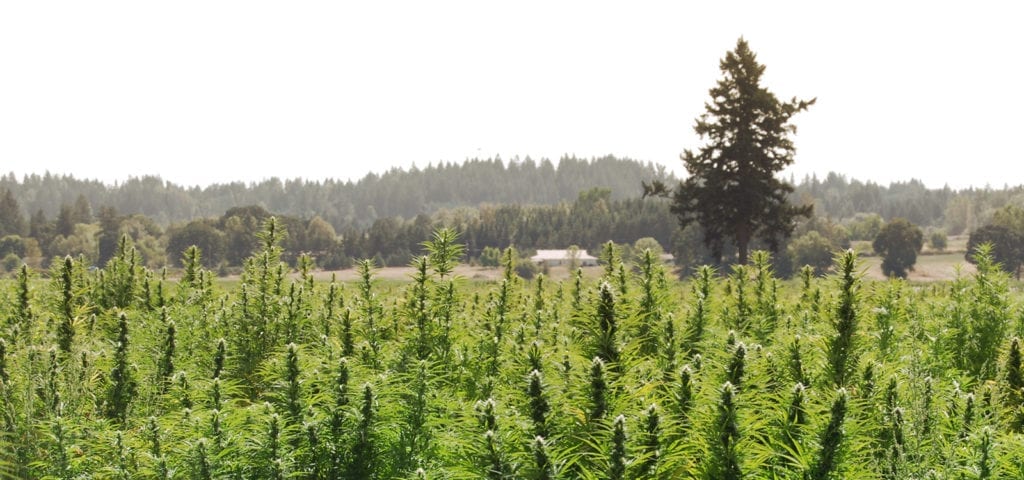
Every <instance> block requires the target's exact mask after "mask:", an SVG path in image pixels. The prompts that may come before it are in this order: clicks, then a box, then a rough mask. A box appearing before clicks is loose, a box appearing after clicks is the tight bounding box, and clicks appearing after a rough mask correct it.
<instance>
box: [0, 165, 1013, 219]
mask: <svg viewBox="0 0 1024 480" xmlns="http://www.w3.org/2000/svg"><path fill="white" fill-rule="evenodd" d="M654 179H663V180H664V181H666V182H668V183H674V182H675V181H676V179H675V178H674V177H673V176H672V175H671V174H669V173H667V172H666V171H664V169H662V168H661V167H658V166H655V165H653V164H651V163H643V162H639V161H635V160H630V159H625V158H615V157H611V156H609V157H602V158H594V159H589V160H587V159H578V158H575V157H571V156H570V157H563V158H562V159H560V160H559V161H558V162H553V161H550V160H547V159H541V160H537V161H535V160H532V159H530V158H529V157H527V158H526V159H523V160H519V159H513V160H510V161H503V160H501V159H485V160H479V159H474V160H469V161H467V162H465V163H439V164H436V165H429V166H427V167H424V168H415V167H414V168H411V169H408V170H404V169H393V170H390V171H388V172H386V173H384V174H380V175H377V174H368V175H366V176H365V177H363V178H362V179H360V180H358V181H355V182H350V181H340V180H323V181H307V180H301V179H288V180H282V179H278V178H271V179H268V180H264V181H262V182H257V183H250V184H246V183H243V182H234V183H228V184H214V185H210V186H208V187H203V188H200V187H186V186H182V185H176V184H174V183H172V182H168V181H164V180H162V179H160V178H159V177H152V176H147V177H140V178H130V179H128V180H126V181H124V182H121V183H118V184H116V185H107V184H104V183H102V182H99V181H96V180H83V179H77V178H75V177H73V176H68V175H54V174H49V173H47V174H45V175H27V176H24V177H22V178H21V179H19V178H17V177H16V176H15V175H14V174H13V173H10V174H7V175H3V176H0V193H2V192H3V191H5V190H6V191H10V192H12V195H13V197H14V199H15V200H16V202H17V203H18V205H19V207H20V210H21V213H22V215H23V216H24V217H25V218H26V219H27V218H28V217H30V216H33V215H35V216H39V217H42V218H45V219H46V220H48V221H54V220H56V219H58V217H60V216H61V215H62V214H63V215H64V217H65V218H67V217H68V214H69V213H72V212H71V210H72V209H74V208H76V207H81V205H82V204H83V203H84V204H85V205H88V206H91V207H92V208H93V209H98V208H99V207H100V206H110V207H113V208H115V209H116V210H117V211H118V212H120V213H121V214H124V215H130V214H142V215H145V216H146V217H149V218H150V219H152V220H153V221H154V222H155V223H156V224H157V225H160V226H161V227H164V228H166V227H167V226H169V225H172V224H180V223H183V222H188V221H191V220H195V219H198V218H214V217H218V216H220V215H223V214H224V212H226V211H227V210H229V209H231V208H233V207H238V206H243V205H259V206H261V207H263V208H265V209H266V210H268V211H270V212H274V213H276V214H279V215H288V216H294V217H299V218H313V217H314V216H319V217H320V218H322V219H324V220H325V221H327V222H328V223H330V224H331V226H333V227H334V229H335V230H339V231H340V230H342V229H343V228H345V227H346V226H347V225H349V224H353V225H355V226H356V227H357V228H360V229H365V228H368V227H370V226H371V225H372V224H373V222H375V221H376V220H378V219H380V218H389V217H402V218H403V219H412V218H415V217H416V216H417V215H419V214H427V215H433V214H435V213H437V212H439V211H441V210H446V209H455V208H458V207H466V206H468V207H477V206H479V205H481V204H485V203H486V204H496V205H500V204H523V205H556V204H559V203H562V202H573V201H574V200H576V198H577V196H578V194H579V193H580V192H581V191H585V190H589V189H592V188H596V187H600V188H608V189H611V192H612V198H613V199H616V200H621V199H627V198H633V197H637V196H639V195H640V192H641V188H640V182H641V181H644V180H647V181H650V180H654ZM790 182H791V183H793V184H794V185H795V187H796V191H795V192H794V194H793V195H794V198H793V199H792V200H793V201H794V202H796V203H810V202H813V203H814V205H815V215H818V216H822V217H827V218H830V219H833V220H835V221H841V220H843V219H848V218H852V217H853V216H854V215H856V214H857V213H878V214H879V215H881V216H882V217H883V218H885V219H891V218H897V217H901V218H906V219H908V220H910V221H911V222H912V223H914V224H917V225H921V226H924V227H936V228H944V229H946V230H947V231H948V232H949V233H950V234H954V235H955V234H961V233H967V232H969V231H971V230H974V229H975V228H978V227H980V226H983V225H985V224H986V223H988V220H989V219H990V218H991V216H992V214H993V213H994V212H995V211H996V210H998V209H1000V208H1002V207H1004V206H1005V205H1008V204H1018V205H1021V204H1024V188H1022V187H1019V186H1018V187H1004V188H1001V189H992V188H982V189H966V190H953V189H950V188H948V187H947V188H942V189H929V188H927V187H926V186H925V185H924V184H923V183H921V182H920V181H916V180H911V181H908V182H897V183H893V184H890V185H888V186H885V185H880V184H877V183H874V182H870V181H869V182H863V181H859V180H856V179H850V178H847V177H845V176H843V175H840V174H836V173H829V174H828V175H826V176H825V177H824V178H818V177H814V176H808V177H804V178H803V179H800V180H797V179H796V178H791V179H790Z"/></svg>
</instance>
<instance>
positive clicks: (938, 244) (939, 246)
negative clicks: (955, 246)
mask: <svg viewBox="0 0 1024 480" xmlns="http://www.w3.org/2000/svg"><path fill="white" fill-rule="evenodd" d="M928 246H929V247H931V248H932V250H935V251H937V252H942V251H945V250H946V247H947V246H949V239H948V238H947V237H946V232H944V231H942V230H935V231H934V232H932V233H931V234H930V235H928Z"/></svg>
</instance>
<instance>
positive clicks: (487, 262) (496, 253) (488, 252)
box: [480, 247, 501, 267]
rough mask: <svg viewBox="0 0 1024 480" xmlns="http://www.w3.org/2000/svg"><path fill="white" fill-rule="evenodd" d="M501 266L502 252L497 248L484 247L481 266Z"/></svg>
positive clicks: (481, 254)
mask: <svg viewBox="0 0 1024 480" xmlns="http://www.w3.org/2000/svg"><path fill="white" fill-rule="evenodd" d="M500 264H501V250H500V249H498V248H496V247H484V249H483V251H482V252H481V253H480V266H482V267H497V266H499V265H500Z"/></svg>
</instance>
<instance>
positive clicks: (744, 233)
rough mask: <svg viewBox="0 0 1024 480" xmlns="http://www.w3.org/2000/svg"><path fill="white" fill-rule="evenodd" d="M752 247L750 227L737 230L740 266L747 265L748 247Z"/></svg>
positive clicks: (738, 261) (737, 260)
mask: <svg viewBox="0 0 1024 480" xmlns="http://www.w3.org/2000/svg"><path fill="white" fill-rule="evenodd" d="M749 246H750V227H747V226H745V225H744V226H742V227H740V228H738V229H736V250H737V257H738V258H737V259H736V262H737V263H739V264H740V265H746V264H747V247H749Z"/></svg>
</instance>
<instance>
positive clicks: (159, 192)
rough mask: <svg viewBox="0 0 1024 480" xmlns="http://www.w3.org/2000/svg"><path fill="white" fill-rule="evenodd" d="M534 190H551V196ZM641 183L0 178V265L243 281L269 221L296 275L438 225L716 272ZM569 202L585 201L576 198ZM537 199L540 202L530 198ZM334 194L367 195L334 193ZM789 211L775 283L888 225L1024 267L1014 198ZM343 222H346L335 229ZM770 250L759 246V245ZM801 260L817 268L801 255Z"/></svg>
mask: <svg viewBox="0 0 1024 480" xmlns="http://www.w3.org/2000/svg"><path fill="white" fill-rule="evenodd" d="M552 172H553V173H552ZM485 173H486V174H485ZM540 177H543V178H547V179H555V180H552V181H549V182H547V183H545V182H544V181H541V180H540ZM442 178H444V179H446V180H445V181H443V182H442V181H441V179H442ZM639 178H646V179H658V178H664V179H666V180H665V181H666V182H669V183H671V175H668V174H667V173H666V172H664V171H663V170H660V169H658V168H655V167H653V166H652V165H650V164H643V163H640V162H635V161H631V160H620V159H615V158H611V157H608V158H602V159H594V160H591V161H584V160H576V159H573V158H566V159H563V160H562V161H561V162H560V163H559V164H558V166H557V167H555V166H554V165H553V164H551V162H545V161H541V162H533V161H530V160H524V161H513V162H508V163H507V164H506V163H504V162H501V161H497V160H488V161H471V162H468V163H466V164H463V165H452V164H441V165H439V166H436V167H435V166H431V167H427V168H425V169H422V170H421V169H412V170H409V171H404V170H392V171H390V172H388V173H386V174H383V175H369V176H367V177H366V178H364V179H363V180H361V181H359V182H356V183H351V182H350V183H344V184H340V183H335V182H330V181H328V182H304V181H298V180H295V181H288V182H284V183H281V182H280V181H277V180H269V181H267V182H262V183H259V184H251V185H244V184H240V183H239V184H230V185H214V186H210V187H207V188H204V189H200V188H191V189H185V188H182V187H178V186H175V185H173V184H170V183H168V182H162V181H159V180H158V179H155V178H143V179H131V180H129V181H126V182H124V183H122V184H119V185H115V186H107V185H103V184H101V183H98V182H91V181H81V180H76V179H74V178H71V177H59V176H53V175H45V176H28V177H25V178H24V179H22V180H18V179H17V178H15V177H14V176H13V175H7V176H4V177H0V260H4V261H3V262H2V263H3V265H2V266H3V267H4V268H3V269H4V270H6V271H8V272H9V273H10V272H13V271H14V270H16V268H17V266H18V265H19V264H20V263H21V262H22V261H29V262H30V263H31V264H32V265H33V266H37V267H48V266H49V264H50V261H52V259H53V258H55V257H62V256H64V255H72V256H76V257H77V256H79V255H82V256H84V257H85V259H86V260H87V261H88V262H90V263H92V264H93V265H97V266H99V265H103V264H104V263H105V262H106V261H107V260H108V259H110V258H111V257H112V255H113V252H114V251H115V249H116V245H117V241H118V239H119V238H120V236H121V235H122V234H128V235H129V236H130V237H131V238H132V240H133V241H134V243H135V245H136V248H137V249H138V250H139V252H140V255H141V256H142V261H143V262H144V263H145V264H147V266H149V267H151V268H158V267H161V266H164V265H168V266H175V265H180V262H179V259H180V256H181V253H182V252H183V251H184V250H185V249H186V248H187V247H188V246H190V245H193V244H195V245H198V246H200V247H201V248H202V250H203V251H204V252H206V253H205V255H204V257H203V262H204V264H205V265H206V266H207V267H208V268H214V267H228V268H233V269H236V271H237V269H238V268H240V267H241V266H242V263H243V259H244V258H246V257H247V256H248V255H250V254H251V253H252V252H253V251H255V249H256V247H257V242H255V241H254V240H253V239H254V238H255V233H256V232H258V231H259V229H260V225H261V222H262V221H263V220H265V219H266V218H268V217H269V216H270V215H271V214H273V215H276V216H277V217H278V219H279V220H280V221H281V222H282V223H284V224H285V225H287V228H288V231H289V236H288V238H286V239H285V240H284V242H283V244H282V248H284V258H285V260H286V261H287V262H288V263H289V264H290V265H295V262H296V260H297V259H298V258H299V255H300V254H301V253H303V252H306V253H310V254H311V255H312V256H313V258H314V259H315V262H316V264H317V266H319V267H323V268H328V269H334V268H344V267H348V266H351V265H352V264H353V262H354V261H355V259H359V258H374V259H375V261H376V262H377V264H378V265H382V266H383V265H389V266H396V265H406V264H407V263H408V262H409V261H410V260H411V259H412V258H413V257H414V256H416V255H417V254H419V253H421V247H420V245H419V242H420V240H419V239H421V238H424V237H425V236H426V235H428V234H429V232H430V231H432V230H433V229H434V228H437V227H439V226H450V227H454V228H458V229H459V230H460V231H462V232H463V235H464V239H465V241H466V243H467V253H468V257H469V259H478V258H480V257H481V256H482V255H484V254H485V249H491V250H490V252H493V251H495V249H497V250H501V249H504V248H506V247H508V246H510V245H515V246H516V247H517V248H518V249H519V251H520V252H522V253H524V254H525V253H528V252H529V251H530V250H532V249H539V248H566V247H569V246H572V245H575V246H578V247H580V248H584V249H588V250H596V249H597V248H598V247H599V246H600V245H601V244H602V243H603V242H606V241H609V240H611V241H614V242H616V243H618V244H623V245H626V244H628V245H632V244H633V243H635V242H636V241H637V240H638V239H640V238H644V237H650V238H653V239H655V240H656V241H657V242H658V244H659V245H661V247H662V248H663V249H664V250H665V251H666V252H669V253H673V254H674V255H675V257H676V260H677V263H678V265H679V266H680V268H681V270H682V273H683V274H688V273H689V272H690V271H692V268H694V267H696V266H698V265H700V264H704V263H713V262H714V261H715V260H716V259H715V258H714V257H713V256H712V255H711V254H710V252H709V251H708V249H707V248H706V247H705V246H704V245H702V243H701V241H700V239H701V238H702V233H701V229H700V227H699V226H697V225H690V226H688V227H687V228H686V229H680V228H677V220H676V218H675V217H674V216H673V215H672V213H671V211H670V206H668V205H666V203H665V202H662V201H660V199H646V200H640V195H641V191H640V190H641V189H640V187H639V186H640V183H641V182H640V181H637V182H633V183H630V182H632V181H633V180H634V179H639ZM570 179H572V180H571V181H570ZM622 179H628V180H629V182H623V181H620V180H622ZM794 181H795V179H792V178H791V179H790V183H793V182H794ZM453 182H454V183H457V184H461V185H471V186H472V188H470V187H467V188H465V189H463V190H464V191H465V192H469V191H474V192H476V193H473V194H472V195H470V194H469V193H465V194H464V195H461V196H459V195H454V194H452V192H451V191H452V190H459V189H457V188H452V189H445V193H444V194H441V193H439V190H437V189H436V188H435V187H434V186H436V185H448V184H449V183H453ZM552 182H554V183H552ZM499 184H500V185H501V188H498V187H497V186H498V185H499ZM510 185H518V187H515V188H511V189H509V188H507V187H509V186H510ZM538 185H541V186H544V188H538V187H537V186H538ZM385 186H386V188H385ZM477 186H481V187H482V188H479V189H477V188H476V187H477ZM575 188H579V190H576V191H573V192H571V193H570V191H569V190H570V189H575ZM503 189H504V190H503ZM539 190H543V191H545V192H547V193H546V194H544V195H541V196H537V195H540V194H538V193H536V192H537V191H539ZM342 191H344V192H349V193H351V192H364V193H360V194H358V195H357V194H355V193H352V194H351V195H349V193H345V194H342V193H338V192H342ZM412 191H416V192H418V193H416V195H417V199H416V200H415V201H413V202H411V203H410V205H413V204H415V208H412V207H410V208H412V209H411V210H409V209H406V207H400V206H399V204H403V201H400V198H401V196H398V197H389V196H388V194H387V192H404V193H403V195H406V194H408V192H412ZM217 192H219V193H217ZM332 192H333V193H332ZM367 192H369V193H367ZM488 192H489V193H488ZM501 192H506V193H501ZM511 192H519V193H521V194H522V195H521V196H515V195H512V193H511ZM171 193H173V195H172V194H171ZM420 196H423V198H420ZM371 197H372V198H371ZM375 199H376V200H375ZM790 201H791V202H792V203H793V204H803V205H807V204H813V205H814V216H813V217H811V218H809V219H800V220H798V223H797V227H796V231H795V232H794V234H793V235H792V236H791V237H790V238H789V239H788V240H786V241H785V242H783V243H782V244H780V245H776V247H777V248H776V252H775V253H776V255H775V257H774V258H775V259H776V260H775V267H776V271H777V273H778V274H779V275H781V276H783V277H789V276H791V275H795V274H796V271H797V269H798V267H799V265H802V264H803V263H811V264H813V265H815V266H816V267H817V268H819V270H821V269H824V268H827V266H828V265H829V263H830V262H829V258H828V255H830V253H829V252H831V251H833V250H835V249H838V248H846V247H847V246H849V242H850V241H856V240H862V241H868V242H870V241H872V240H873V239H874V238H875V236H876V235H877V234H878V233H879V230H880V229H881V227H882V226H883V224H885V223H887V222H889V221H892V220H894V219H897V218H904V219H907V220H908V221H910V222H911V223H912V224H914V225H917V226H920V227H921V228H924V229H925V230H926V232H927V233H928V236H929V238H928V239H927V241H928V242H929V243H932V240H931V237H935V236H938V238H939V240H941V241H944V240H945V235H946V234H947V233H948V234H950V235H955V234H974V233H975V232H977V233H978V235H977V238H976V239H974V237H973V236H972V242H971V244H970V249H969V250H970V251H973V249H974V247H975V246H976V245H979V244H981V243H986V242H988V243H992V244H994V245H995V248H994V251H993V253H994V256H995V258H996V259H997V261H998V262H999V263H1000V264H1001V265H1003V266H1004V268H1006V270H1007V271H1009V272H1017V270H1019V268H1020V266H1021V265H1024V221H1021V220H1020V219H1021V218H1024V215H1022V214H1020V213H1019V212H1020V208H1019V207H1018V205H1020V204H1022V202H1024V191H1022V190H1021V187H1015V188H1004V189H1002V190H991V189H984V190H963V191H953V190H950V189H948V188H946V189H940V190H934V189H927V188H925V187H924V186H923V185H922V184H921V183H920V182H916V181H911V182H907V183H894V184H892V185H890V186H888V187H883V186H880V185H878V184H874V183H871V182H866V183H865V182H860V181H858V180H850V179H847V178H845V177H843V176H841V175H837V174H829V175H828V176H827V177H825V178H824V179H819V178H817V177H814V176H810V177H806V178H804V179H802V180H801V181H800V182H799V183H796V184H795V189H794V192H793V193H792V194H791V195H790ZM56 202H62V203H56ZM154 202H155V203H154ZM242 202H249V203H242ZM552 202H553V203H552ZM197 205H202V208H200V207H197ZM213 208H223V210H219V211H212V210H211V209H213ZM339 208H340V209H342V210H345V211H346V212H347V213H345V214H344V215H339V214H338V211H339V210H338V209H339ZM154 212H156V213H154ZM395 212H399V213H397V214H396V213H395ZM937 241H938V240H937ZM769 247H771V245H769V244H766V243H764V242H760V243H759V242H758V241H757V240H756V239H755V242H754V244H753V246H752V248H769ZM794 249H795V250H796V251H798V252H799V251H810V252H812V253H813V254H814V255H816V256H817V257H815V258H810V257H809V256H808V255H796V254H795V253H794V252H793V250H794ZM490 252H489V253H490ZM724 253H725V259H726V262H725V263H729V262H728V259H729V258H730V255H735V247H734V246H732V245H725V252H724ZM491 257H493V254H492V255H491ZM797 257H799V258H797ZM32 259H34V260H32ZM968 260H969V255H968ZM221 271H222V272H223V270H221Z"/></svg>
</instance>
